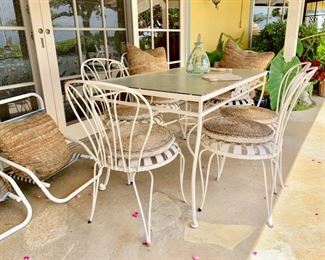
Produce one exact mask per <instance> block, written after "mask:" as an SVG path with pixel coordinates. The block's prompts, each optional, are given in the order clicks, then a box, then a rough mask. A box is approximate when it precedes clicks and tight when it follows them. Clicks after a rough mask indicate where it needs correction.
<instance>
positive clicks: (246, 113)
mask: <svg viewBox="0 0 325 260" xmlns="http://www.w3.org/2000/svg"><path fill="white" fill-rule="evenodd" d="M220 113H221V115H222V116H224V117H227V116H232V117H240V118H243V119H246V120H251V121H255V122H259V123H262V124H272V123H275V122H276V121H277V119H278V116H277V114H276V113H275V112H274V111H271V110H269V109H266V108H262V107H255V106H232V107H224V108H221V109H220Z"/></svg>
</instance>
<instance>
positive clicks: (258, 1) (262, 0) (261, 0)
mask: <svg viewBox="0 0 325 260" xmlns="http://www.w3.org/2000/svg"><path fill="white" fill-rule="evenodd" d="M268 3H269V0H255V5H256V6H267V5H268Z"/></svg>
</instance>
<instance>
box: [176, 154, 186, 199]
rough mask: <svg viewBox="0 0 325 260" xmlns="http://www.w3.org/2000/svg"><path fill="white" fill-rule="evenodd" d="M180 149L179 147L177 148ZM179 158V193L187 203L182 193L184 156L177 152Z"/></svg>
mask: <svg viewBox="0 0 325 260" xmlns="http://www.w3.org/2000/svg"><path fill="white" fill-rule="evenodd" d="M178 149H179V150H180V148H178ZM179 160H180V169H179V170H180V174H179V178H180V189H181V193H182V197H183V200H184V202H185V203H186V204H188V202H187V200H186V197H185V193H184V185H183V183H184V172H185V157H184V155H183V154H182V153H181V152H179Z"/></svg>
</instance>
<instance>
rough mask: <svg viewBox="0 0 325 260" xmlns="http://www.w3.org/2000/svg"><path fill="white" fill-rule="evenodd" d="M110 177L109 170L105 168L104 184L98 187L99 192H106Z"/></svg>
mask: <svg viewBox="0 0 325 260" xmlns="http://www.w3.org/2000/svg"><path fill="white" fill-rule="evenodd" d="M110 175H111V169H110V168H107V169H106V178H105V182H104V183H101V184H100V185H99V190H101V191H103V190H106V188H107V184H108V181H109V177H110Z"/></svg>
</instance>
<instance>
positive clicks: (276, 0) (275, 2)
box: [270, 0, 283, 6]
mask: <svg viewBox="0 0 325 260" xmlns="http://www.w3.org/2000/svg"><path fill="white" fill-rule="evenodd" d="M270 5H271V6H283V0H271V2H270Z"/></svg>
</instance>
